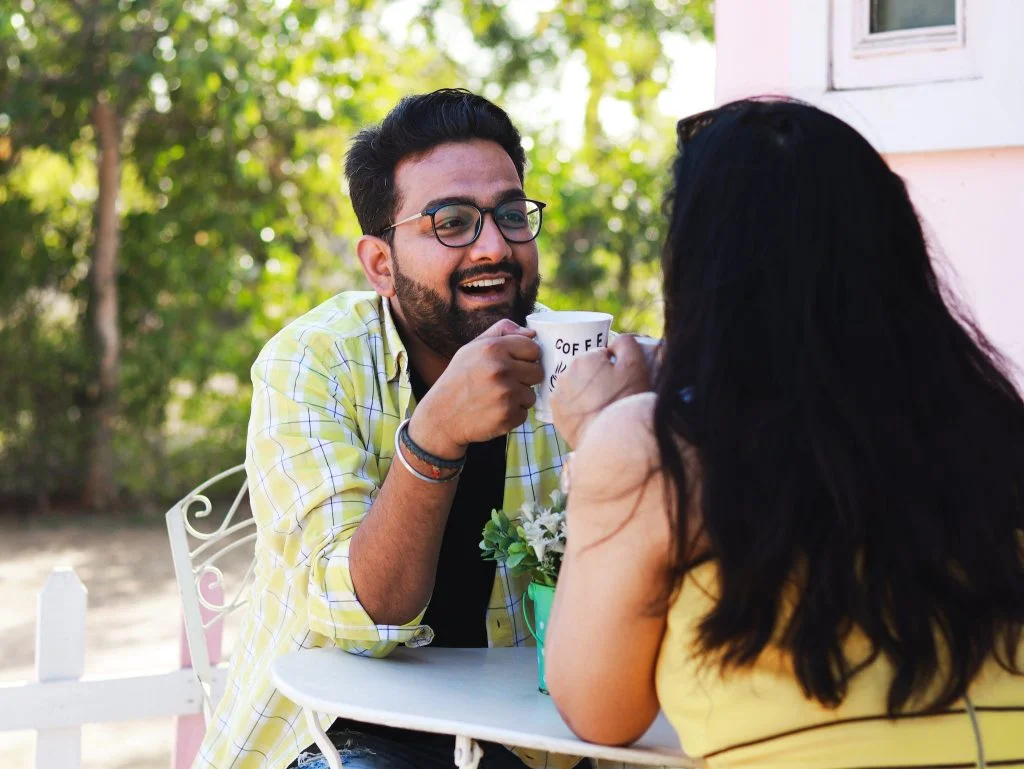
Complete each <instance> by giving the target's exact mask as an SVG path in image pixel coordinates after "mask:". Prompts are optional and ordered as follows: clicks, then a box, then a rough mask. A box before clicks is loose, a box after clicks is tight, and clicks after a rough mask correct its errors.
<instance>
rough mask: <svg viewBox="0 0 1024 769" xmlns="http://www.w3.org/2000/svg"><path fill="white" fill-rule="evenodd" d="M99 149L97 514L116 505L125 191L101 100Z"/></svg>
mask: <svg viewBox="0 0 1024 769" xmlns="http://www.w3.org/2000/svg"><path fill="white" fill-rule="evenodd" d="M93 126H94V128H95V129H96V143H97V146H98V148H99V159H98V162H97V169H98V172H99V197H98V198H97V201H96V237H95V242H94V244H93V248H94V251H93V258H92V267H91V270H90V273H89V288H90V294H89V304H90V308H89V310H90V311H89V314H88V315H89V319H90V324H91V329H90V330H91V332H92V341H93V349H94V350H95V353H96V360H97V366H96V369H95V371H96V379H95V382H94V387H93V388H91V389H92V390H93V393H94V401H93V408H92V434H91V438H90V445H89V456H88V460H87V461H88V466H87V470H86V477H85V490H84V494H83V501H84V503H85V505H86V506H87V507H88V508H90V509H93V510H97V509H109V508H110V507H111V506H113V505H115V504H116V501H117V478H116V472H115V468H114V421H115V419H116V417H117V406H118V401H117V389H118V374H119V367H120V352H121V334H120V329H119V327H118V309H117V252H118V212H117V198H118V192H119V190H120V186H121V126H120V121H119V120H118V116H117V114H116V113H115V111H114V108H113V106H112V105H111V104H110V103H109V100H108V99H107V98H105V95H102V94H101V96H100V98H98V99H97V102H96V108H95V109H94V110H93Z"/></svg>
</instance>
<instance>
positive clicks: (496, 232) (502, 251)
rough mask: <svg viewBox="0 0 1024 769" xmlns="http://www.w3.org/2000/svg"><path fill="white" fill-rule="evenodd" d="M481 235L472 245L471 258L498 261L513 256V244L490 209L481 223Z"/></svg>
mask: <svg viewBox="0 0 1024 769" xmlns="http://www.w3.org/2000/svg"><path fill="white" fill-rule="evenodd" d="M480 228H481V229H480V237H478V238H477V239H476V241H475V242H474V243H473V245H472V246H470V254H469V255H470V258H471V259H473V260H474V261H481V262H483V261H492V262H498V261H501V260H502V259H507V258H508V257H510V256H512V246H510V245H509V243H508V241H507V240H505V236H504V235H502V234H501V229H500V228H499V227H498V225H497V223H496V222H495V221H494V214H493V213H491V212H490V211H488V212H487V213H486V214H484V220H483V222H482V223H481V225H480Z"/></svg>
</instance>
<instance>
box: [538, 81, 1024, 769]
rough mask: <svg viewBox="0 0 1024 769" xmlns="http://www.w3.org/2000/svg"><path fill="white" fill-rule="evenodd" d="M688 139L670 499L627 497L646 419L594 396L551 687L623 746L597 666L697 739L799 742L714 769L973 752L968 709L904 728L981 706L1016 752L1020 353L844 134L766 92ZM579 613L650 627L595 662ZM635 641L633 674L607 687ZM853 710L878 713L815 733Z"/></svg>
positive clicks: (1023, 612) (693, 130)
mask: <svg viewBox="0 0 1024 769" xmlns="http://www.w3.org/2000/svg"><path fill="white" fill-rule="evenodd" d="M678 139H679V152H678V155H677V157H676V160H675V163H674V165H673V191H672V194H671V196H670V197H669V201H668V202H669V205H668V208H669V210H670V222H669V231H668V238H667V241H666V244H665V250H664V253H663V260H662V266H663V272H664V287H663V297H664V305H665V335H664V341H663V346H662V355H661V360H660V368H659V372H658V374H657V376H656V378H655V381H654V393H653V395H652V396H651V400H653V408H652V411H651V414H650V418H649V419H648V420H646V421H645V424H646V425H647V426H648V427H649V431H647V432H650V433H652V434H653V438H652V440H653V442H654V444H655V447H654V448H653V449H651V450H650V451H649V452H647V453H649V454H651V455H653V458H652V459H651V472H650V474H652V475H657V476H658V478H659V479H661V480H660V481H659V482H658V483H657V484H656V485H657V486H658V488H659V489H660V491H659V492H658V494H657V495H655V493H654V491H653V490H652V489H651V488H650V487H649V485H645V484H644V483H643V482H642V480H640V481H638V482H637V484H636V485H638V486H641V487H643V490H642V493H640V494H637V493H633V492H631V491H628V490H624V489H622V488H619V487H620V486H621V485H622V484H621V483H619V482H618V477H619V476H621V475H622V474H623V471H622V470H620V469H619V468H623V467H628V466H629V464H630V463H631V462H633V461H635V460H632V459H631V458H630V457H628V456H625V455H624V454H623V453H622V451H620V450H617V449H616V448H615V446H618V445H623V444H624V443H627V442H628V441H626V440H625V433H626V432H627V431H632V425H635V424H637V423H638V422H639V416H638V415H634V418H633V419H632V421H630V420H623V421H621V423H615V421H614V419H612V418H607V419H606V416H607V415H609V414H611V415H612V417H614V416H615V414H616V407H617V406H619V405H620V404H618V403H617V404H614V405H613V406H611V407H610V408H606V409H604V411H603V412H601V414H600V416H598V417H596V418H595V422H594V424H595V425H598V424H599V423H601V424H600V426H601V433H600V438H595V439H594V441H598V440H601V441H603V443H604V444H607V449H606V450H605V452H604V453H605V454H610V455H613V456H614V458H615V462H612V461H611V459H609V458H608V457H607V456H603V455H602V452H601V451H599V450H598V449H600V448H601V447H600V446H594V447H593V449H588V445H587V444H588V440H589V436H590V435H592V434H593V433H590V432H589V431H588V432H586V433H584V435H585V436H586V437H585V438H584V440H583V442H582V444H581V447H580V449H579V456H580V458H579V461H578V462H577V463H576V470H574V476H575V478H574V486H573V488H574V492H573V494H571V495H570V498H569V507H568V519H569V531H570V537H569V541H568V549H567V554H566V560H565V564H564V566H563V576H562V577H560V584H559V593H560V596H559V602H556V608H558V609H559V610H560V613H559V614H557V615H556V617H555V618H554V619H553V620H552V629H553V631H554V632H553V636H554V640H553V641H552V642H551V643H550V644H549V654H550V656H549V657H548V659H549V661H550V662H551V666H550V668H549V669H553V668H554V667H555V662H558V663H559V664H564V665H567V666H572V670H571V673H566V674H556V676H557V678H558V681H557V683H558V684H561V686H564V687H565V688H564V692H565V693H562V692H560V691H559V687H558V686H557V685H556V686H555V687H553V688H552V690H551V691H552V693H553V694H554V695H555V697H556V700H564V701H565V702H559V704H560V707H561V708H562V709H563V712H568V713H569V716H570V721H571V722H573V721H572V717H573V716H574V715H575V718H576V721H575V722H573V723H575V724H576V725H577V728H578V731H582V732H584V733H586V734H588V735H597V734H607V735H611V736H613V737H614V736H621V735H623V734H626V735H627V736H631V735H633V734H634V733H635V732H636V731H637V729H638V728H639V726H640V724H639V723H636V722H631V723H630V729H629V730H626V729H622V728H619V729H617V730H616V729H615V725H616V724H617V723H619V722H620V721H621V720H622V718H623V711H624V710H625V709H626V708H625V707H624V706H616V705H609V706H607V707H603V706H601V707H599V706H598V705H596V704H594V703H595V698H596V696H597V695H598V694H599V692H598V691H597V687H596V686H593V687H592V686H590V685H584V684H583V683H581V680H582V676H583V671H586V672H587V673H588V674H590V675H597V674H596V673H594V674H591V673H590V671H592V670H596V669H600V675H601V676H602V678H601V681H602V686H603V687H604V689H605V690H611V689H612V688H613V687H614V688H616V689H621V690H623V691H626V690H628V691H630V693H631V697H632V700H631V701H632V702H633V703H640V704H642V705H643V706H644V707H646V708H648V709H650V708H651V705H652V700H655V701H656V700H657V699H659V698H660V699H661V700H662V706H663V707H664V708H665V710H666V711H667V712H668V713H669V716H670V717H671V718H673V719H674V721H675V723H676V724H677V726H678V728H679V730H680V733H681V737H682V739H683V743H684V747H686V748H687V749H688V750H690V751H691V752H694V753H704V752H708V751H709V752H711V753H713V754H714V753H716V752H718V751H721V750H724V749H725V748H728V747H730V746H734V745H737V744H741V743H744V742H749V741H750V740H754V739H756V740H764V739H767V738H772V737H773V736H774V735H777V734H779V733H780V732H788V731H794V730H796V731H795V733H794V734H791V735H789V736H787V737H776V738H775V739H770V740H769V741H768V742H763V743H760V744H759V745H750V746H749V747H747V748H742V749H740V748H735V750H734V751H733V752H731V753H729V754H726V753H718V755H719V762H720V763H721V764H722V765H725V766H735V765H736V763H735V761H736V760H737V759H736V756H737V755H738V754H739V751H740V750H742V751H745V755H746V756H747V757H748V758H750V757H751V756H756V757H758V759H759V760H758V761H751V765H755V764H756V765H757V766H758V767H762V766H770V765H773V764H774V765H780V766H781V765H783V764H785V765H786V766H787V767H792V766H802V765H807V766H811V765H813V766H815V767H817V768H818V769H820V767H822V766H835V767H848V768H849V769H862V768H865V767H876V768H878V769H882V768H883V767H896V766H900V767H902V766H904V765H906V766H910V765H914V766H933V767H934V766H936V765H939V766H944V765H947V766H959V765H969V764H972V763H974V762H975V760H976V759H977V751H976V750H975V751H973V752H972V748H971V746H972V741H973V734H974V732H973V729H972V728H971V725H972V719H971V718H969V717H968V716H967V715H966V714H963V713H959V714H958V713H954V714H952V715H950V716H939V715H929V716H924V715H921V716H915V718H914V719H913V720H909V719H908V718H906V715H907V714H909V713H919V714H924V713H941V712H943V711H950V710H952V711H956V710H958V709H964V707H965V705H964V703H965V696H974V697H977V698H979V703H978V704H979V707H982V706H983V707H984V708H988V707H1006V708H1013V709H1011V710H1005V711H998V712H997V711H992V710H984V709H983V710H981V711H980V712H979V713H978V716H979V721H981V724H980V725H981V729H982V730H983V731H984V737H985V743H986V744H985V747H986V748H987V749H989V751H990V752H992V753H994V755H990V756H988V759H989V762H990V763H993V762H997V761H1005V762H1009V764H1008V765H1013V764H1014V762H1020V763H1024V760H1022V755H1024V753H1022V754H1020V755H1013V751H1014V750H1015V749H1017V743H1019V744H1020V745H1022V746H1024V720H1022V719H1021V716H1020V713H1021V711H1020V710H1017V708H1022V707H1024V683H1022V682H1024V677H1022V673H1024V648H1022V647H1021V644H1022V635H1024V634H1022V631H1024V548H1022V534H1024V401H1022V399H1021V396H1020V394H1019V392H1018V391H1017V389H1016V387H1015V385H1014V383H1013V379H1012V378H1011V376H1010V375H1009V373H1008V366H1007V365H1006V362H1005V361H1004V360H1003V359H1002V358H1001V357H1000V356H999V354H998V353H997V352H996V351H995V350H993V349H992V348H991V346H990V345H989V344H988V343H987V342H986V340H985V338H984V336H983V335H982V334H981V333H980V332H979V331H978V329H977V328H975V327H974V326H973V324H972V323H971V321H970V319H969V317H968V316H967V315H966V313H964V312H962V311H961V309H960V308H959V307H958V306H957V305H956V303H955V301H951V299H950V295H949V294H948V293H947V292H945V291H944V289H943V286H942V285H941V282H940V281H939V279H938V277H937V276H936V274H935V270H934V268H933V265H932V260H931V255H930V254H929V251H928V244H927V243H926V241H925V238H924V235H923V232H922V228H921V224H920V221H919V220H918V218H917V214H916V212H915V211H914V207H913V204H912V203H911V201H910V198H909V195H908V193H907V190H906V187H905V185H904V184H903V182H902V180H901V179H900V178H899V177H898V176H896V175H895V174H894V173H893V172H892V171H891V169H889V167H888V166H887V165H886V163H885V161H884V159H883V158H882V157H881V156H880V155H879V154H878V152H877V151H876V150H875V149H874V148H873V147H871V145H870V144H869V143H868V142H867V141H866V140H865V139H864V138H863V137H862V136H860V135H859V134H858V133H857V132H856V131H854V130H853V129H852V128H851V127H850V126H848V125H846V124H845V123H843V122H842V121H840V120H838V119H837V118H835V117H834V116H832V115H829V114H827V113H825V112H823V111H821V110H818V109H816V108H814V107H811V106H809V105H804V104H799V103H795V102H789V101H780V100H752V101H742V102H737V103H733V104H728V105H724V106H722V107H720V108H717V109H715V110H712V111H710V112H708V113H704V114H701V115H696V116H694V117H692V118H688V119H686V120H684V121H680V124H679V127H678ZM578 365H579V363H577V364H574V366H578ZM616 368H617V365H616V364H614V363H612V365H610V366H608V365H605V367H604V369H601V368H600V367H595V370H596V371H598V372H599V373H600V371H602V370H607V371H608V372H614V371H615V369H616ZM594 376H595V377H596V376H597V375H596V374H595V375H594ZM607 376H611V374H610V373H609V374H608V375H607ZM574 378H579V379H580V380H581V381H580V386H581V391H582V388H583V385H584V384H586V383H587V382H589V380H588V379H587V377H579V376H578V375H577V374H576V373H574V370H573V368H570V370H569V371H568V372H566V374H565V375H563V378H560V380H559V382H560V384H559V386H560V387H561V386H563V383H564V382H566V381H573V380H574ZM556 396H557V392H556ZM602 420H603V422H602ZM557 426H559V420H558V419H557V414H556V427H557ZM594 431H595V432H596V431H597V427H595V428H594ZM587 465H589V466H590V467H591V470H590V471H589V472H588V470H587V469H586V466H587ZM598 469H600V470H601V472H598ZM584 481H586V482H585V483H584ZM581 486H582V487H583V488H585V489H586V494H585V495H584V497H582V498H580V497H579V495H578V494H577V489H578V488H580V487H581ZM643 492H645V493H646V496H645V494H644V493H643ZM574 495H575V496H576V497H577V498H576V499H574ZM654 498H659V499H662V500H665V504H663V505H662V506H661V509H658V510H655V511H654V512H653V513H652V514H651V515H650V516H648V515H645V511H646V510H650V509H651V500H652V499H654ZM616 513H618V518H616V515H615V514H616ZM602 516H603V517H604V518H606V519H608V520H610V521H613V522H614V523H615V525H609V526H606V527H604V529H603V530H601V527H599V526H595V525H594V521H595V520H598V519H600V518H601V517H602ZM663 529H668V533H667V534H665V535H664V536H662V533H661V532H662V530H663ZM641 530H642V531H641ZM580 532H583V533H584V534H585V535H586V536H584V540H585V541H584V542H582V543H581V542H579V541H578V537H579V534H580ZM574 538H575V539H574ZM616 542H619V543H623V544H619V545H616V544H615V543H616ZM626 545H628V546H629V547H632V548H633V549H634V551H635V552H632V553H631V552H628V551H626V550H625V546H626ZM601 553H605V554H606V555H605V556H604V558H603V560H602V557H601V555H600V554H601ZM607 554H613V555H614V556H615V557H610V556H609V555H607ZM619 560H624V561H625V564H624V565H622V566H620V565H618V562H619ZM705 561H706V563H705ZM712 563H713V564H714V566H713V567H712V566H709V565H707V564H712ZM638 573H639V574H643V575H644V580H643V581H641V580H639V579H637V578H636V577H635V576H634V575H635V574H638ZM566 575H568V580H569V581H568V582H565V580H566ZM695 577H700V579H701V581H702V582H705V583H707V585H711V584H712V583H713V587H714V590H713V591H711V592H712V593H713V598H709V597H708V595H706V594H705V593H703V592H701V591H700V590H699V589H697V587H696V586H695V584H694V582H693V580H694V578H695ZM711 577H714V579H713V580H712V579H711ZM794 578H798V579H799V581H800V584H801V586H802V588H801V589H799V590H794V587H793V583H794ZM598 581H600V583H601V584H606V585H609V586H611V587H610V588H609V590H608V593H607V594H606V595H602V596H601V601H602V602H603V605H602V606H601V607H597V606H596V605H595V599H594V598H591V597H590V596H589V595H588V594H587V591H588V589H589V590H591V592H596V591H595V590H593V588H592V587H591V586H592V585H593V584H595V583H597V582H598ZM563 583H564V584H563ZM566 607H582V608H566ZM584 608H585V609H586V610H587V611H590V612H591V613H594V614H596V615H597V617H598V618H599V620H603V621H604V622H606V623H608V624H609V625H610V626H611V627H617V626H625V625H629V626H630V627H631V628H636V627H642V628H643V632H642V634H641V633H640V632H637V631H633V632H632V633H631V635H630V638H629V641H630V646H628V647H626V648H620V646H621V647H624V646H625V644H622V645H618V644H616V643H613V642H605V641H602V645H601V647H600V649H599V650H591V651H588V652H587V653H586V654H579V649H580V646H581V643H580V639H584V638H586V639H589V638H592V637H596V636H599V635H600V633H601V627H600V624H599V621H598V620H597V619H595V620H590V619H588V618H587V614H586V611H584ZM564 617H568V618H569V619H568V620H566V619H563V618H564ZM565 627H573V628H574V630H573V631H571V632H570V631H567V630H563V628H565ZM639 650H643V652H644V653H648V654H649V655H650V656H649V657H645V658H644V659H641V660H632V661H631V662H630V663H629V664H630V666H631V667H630V671H632V674H633V676H634V678H637V677H639V680H638V681H633V682H631V681H629V680H628V679H627V677H626V676H625V674H621V673H615V672H614V666H615V664H620V665H624V664H625V663H618V662H617V660H619V659H621V658H622V657H623V656H626V655H634V656H640V653H641V652H640V651H639ZM613 661H616V662H614V663H613ZM608 670H612V671H613V672H610V673H609V672H608ZM655 671H656V672H655ZM1000 671H1002V672H1000ZM655 680H656V681H657V692H656V695H657V696H654V694H652V689H653V688H654V682H655ZM986 682H989V683H986ZM989 687H991V688H989ZM570 700H571V701H570ZM566 702H568V703H569V704H565V703H566ZM645 712H647V711H645ZM837 716H838V717H847V716H849V717H851V718H861V719H872V720H866V721H857V722H854V724H855V725H846V726H843V727H839V726H830V727H828V728H827V729H824V728H822V729H819V728H809V727H814V726H815V725H817V724H819V723H822V722H827V721H833V720H835V719H836V717H837ZM584 719H585V720H584ZM908 725H915V726H913V727H911V726H908ZM847 736H848V737H849V739H847ZM860 742H866V743H868V744H867V745H860ZM783 743H785V744H786V748H787V750H782V748H781V747H780V746H781V745H782V744H783ZM954 743H955V744H954ZM901 745H903V746H905V747H906V750H907V751H909V753H907V752H906V751H904V749H903V747H901ZM929 751H930V752H929ZM801 753H802V754H803V758H801V759H800V760H799V761H797V757H798V756H800V755H801ZM996 756H998V758H997V757H996ZM712 761H714V758H712Z"/></svg>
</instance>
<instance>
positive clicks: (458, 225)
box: [434, 216, 469, 232]
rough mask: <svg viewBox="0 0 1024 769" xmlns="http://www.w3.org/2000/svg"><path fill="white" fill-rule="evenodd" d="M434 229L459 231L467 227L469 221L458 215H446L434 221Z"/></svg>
mask: <svg viewBox="0 0 1024 769" xmlns="http://www.w3.org/2000/svg"><path fill="white" fill-rule="evenodd" d="M434 227H435V229H437V230H439V231H440V232H459V231H461V230H465V229H467V228H468V227H469V222H468V221H466V220H465V219H464V218H462V217H460V216H447V217H445V218H444V219H437V220H436V221H435V222H434Z"/></svg>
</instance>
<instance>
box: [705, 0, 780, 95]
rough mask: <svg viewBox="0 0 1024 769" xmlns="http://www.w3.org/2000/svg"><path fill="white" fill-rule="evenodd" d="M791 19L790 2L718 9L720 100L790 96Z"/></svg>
mask: <svg viewBox="0 0 1024 769" xmlns="http://www.w3.org/2000/svg"><path fill="white" fill-rule="evenodd" d="M790 13H791V9H790V0H756V2H751V0H719V2H716V3H715V61H716V64H715V68H716V72H715V98H716V99H717V100H718V102H719V103H722V102H726V101H730V100H732V99H738V98H741V97H743V96H750V95H752V94H763V93H786V92H788V90H789V83H790V56H789V39H790V31H789V18H790Z"/></svg>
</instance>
